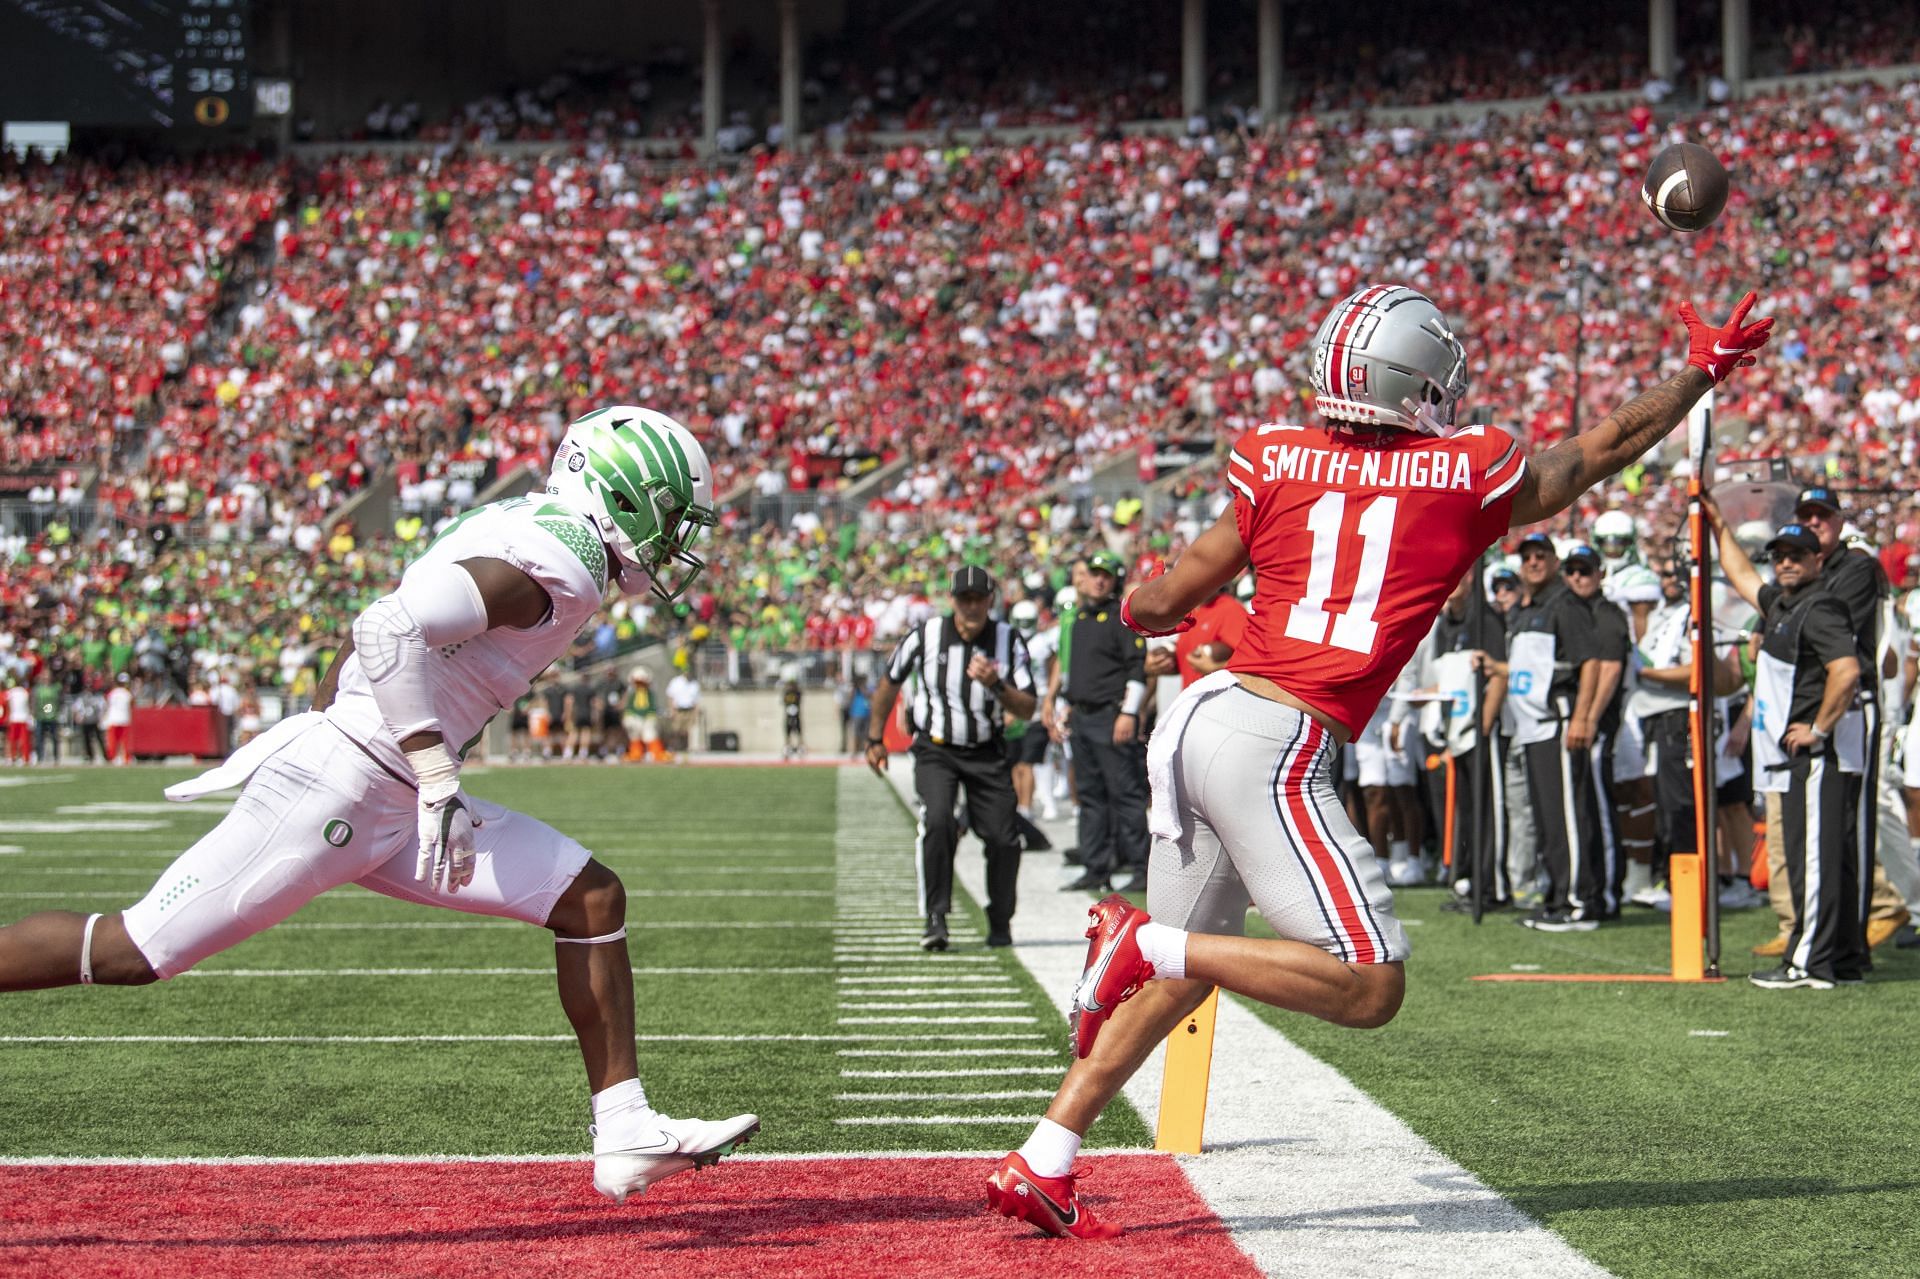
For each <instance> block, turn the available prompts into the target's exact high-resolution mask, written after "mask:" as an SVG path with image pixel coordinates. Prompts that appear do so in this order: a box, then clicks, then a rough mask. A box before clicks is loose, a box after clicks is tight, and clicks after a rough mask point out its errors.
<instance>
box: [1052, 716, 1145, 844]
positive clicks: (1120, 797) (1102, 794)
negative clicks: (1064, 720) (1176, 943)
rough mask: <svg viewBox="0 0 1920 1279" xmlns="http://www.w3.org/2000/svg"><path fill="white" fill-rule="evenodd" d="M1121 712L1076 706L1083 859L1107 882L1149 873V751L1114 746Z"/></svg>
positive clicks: (1136, 745)
mask: <svg viewBox="0 0 1920 1279" xmlns="http://www.w3.org/2000/svg"><path fill="white" fill-rule="evenodd" d="M1119 710H1120V708H1119V707H1118V706H1105V707H1089V708H1087V709H1084V710H1083V709H1081V708H1080V707H1078V706H1076V707H1074V710H1073V718H1072V720H1071V721H1070V723H1071V725H1072V732H1073V780H1074V782H1075V783H1076V784H1077V785H1078V786H1079V788H1080V859H1081V864H1082V865H1083V866H1085V867H1086V872H1087V874H1089V875H1098V876H1100V877H1101V878H1102V879H1106V878H1109V877H1111V876H1112V875H1113V874H1114V872H1115V871H1118V870H1128V871H1134V870H1145V869H1146V867H1147V751H1146V747H1145V746H1144V745H1143V744H1142V743H1141V741H1140V739H1139V738H1138V737H1136V738H1135V739H1134V740H1133V741H1131V742H1127V743H1125V744H1124V745H1119V744H1116V743H1115V742H1114V740H1113V721H1114V720H1116V719H1118V718H1119Z"/></svg>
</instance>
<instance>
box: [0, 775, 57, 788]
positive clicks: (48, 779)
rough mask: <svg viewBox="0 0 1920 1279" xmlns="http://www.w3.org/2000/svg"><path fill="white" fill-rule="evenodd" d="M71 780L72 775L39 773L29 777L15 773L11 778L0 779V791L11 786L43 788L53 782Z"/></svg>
mask: <svg viewBox="0 0 1920 1279" xmlns="http://www.w3.org/2000/svg"><path fill="white" fill-rule="evenodd" d="M72 780H73V774H72V773H48V774H46V775H44V776H42V775H41V774H39V773H34V774H31V775H22V774H18V773H16V774H14V775H13V776H11V777H0V790H5V789H7V788H8V787H12V786H45V785H48V784H50V783H53V782H70V781H72Z"/></svg>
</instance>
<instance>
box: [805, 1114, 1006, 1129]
mask: <svg viewBox="0 0 1920 1279" xmlns="http://www.w3.org/2000/svg"><path fill="white" fill-rule="evenodd" d="M833 1122H834V1123H836V1124H845V1125H848V1126H850V1127H856V1126H864V1127H877V1126H879V1125H882V1124H885V1125H887V1126H889V1127H891V1126H893V1125H895V1124H910V1125H919V1126H923V1127H934V1126H938V1127H942V1128H944V1127H947V1126H949V1125H974V1126H985V1125H992V1126H994V1127H999V1126H1001V1125H1003V1124H1024V1123H1029V1122H1031V1119H1030V1117H1029V1116H1027V1115H842V1116H841V1117H840V1118H838V1119H836V1120H834V1121H833Z"/></svg>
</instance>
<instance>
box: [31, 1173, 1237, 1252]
mask: <svg viewBox="0 0 1920 1279" xmlns="http://www.w3.org/2000/svg"><path fill="white" fill-rule="evenodd" d="M1086 1167H1087V1170H1088V1171H1089V1173H1090V1174H1091V1175H1090V1176H1089V1177H1088V1179H1087V1180H1086V1181H1083V1182H1082V1183H1081V1189H1082V1192H1083V1193H1084V1194H1085V1196H1086V1199H1087V1202H1088V1203H1089V1204H1090V1205H1091V1206H1092V1207H1093V1208H1094V1209H1095V1211H1096V1212H1098V1213H1099V1214H1100V1215H1101V1216H1103V1217H1110V1218H1112V1219H1113V1220H1116V1221H1119V1222H1122V1223H1124V1224H1125V1225H1127V1226H1128V1232H1127V1233H1126V1234H1125V1235H1122V1236H1121V1237H1120V1238H1118V1239H1115V1240H1111V1241H1106V1242H1099V1243H1088V1242H1082V1241H1079V1240H1071V1239H1050V1238H1047V1237H1045V1236H1043V1235H1041V1234H1039V1233H1038V1232H1036V1231H1035V1230H1033V1229H1032V1227H1030V1226H1026V1225H1023V1224H1021V1223H1019V1222H1014V1221H1008V1220H1006V1219H1005V1218H1003V1217H999V1216H995V1215H993V1214H991V1213H989V1212H988V1211H987V1209H986V1206H985V1204H986V1180H987V1174H988V1173H990V1172H991V1171H992V1170H993V1165H992V1162H991V1161H988V1160H980V1159H820V1160H806V1161H794V1162H789V1161H767V1162H751V1161H746V1162H736V1163H729V1164H722V1165H721V1166H720V1167H719V1168H716V1169H712V1170H709V1171H704V1172H696V1173H689V1174H685V1175H682V1176H680V1177H676V1178H674V1179H673V1180H671V1181H668V1182H664V1183H662V1184H661V1185H659V1186H656V1187H655V1188H654V1189H652V1190H650V1191H649V1192H647V1195H646V1196H645V1197H644V1198H643V1199H639V1200H631V1201H629V1202H628V1204H627V1206H626V1207H624V1208H615V1207H614V1206H613V1205H611V1204H610V1203H608V1202H607V1201H606V1200H604V1199H601V1198H600V1197H599V1196H598V1195H597V1194H595V1193H594V1191H593V1187H592V1185H591V1184H590V1183H589V1179H588V1174H587V1166H586V1162H585V1161H584V1160H582V1161H581V1162H580V1163H577V1164H575V1163H538V1164H519V1163H493V1164H444V1163H419V1164H276V1165H265V1166H260V1165H256V1166H242V1165H231V1164H227V1165H181V1164H174V1165H163V1166H157V1167H137V1166H126V1165H119V1166H96V1167H89V1166H73V1165H67V1166H53V1167H44V1166H43V1167H21V1166H14V1167H0V1274H5V1275H7V1276H9V1277H10V1279H26V1277H27V1276H36V1277H37V1276H54V1275H58V1276H62V1277H63V1279H64V1277H68V1276H91V1275H120V1276H129V1275H138V1276H142V1277H143V1279H144V1277H148V1276H172V1275H179V1276H189V1275H190V1276H194V1277H195V1279H276V1277H277V1276H282V1275H287V1276H294V1275H299V1276H308V1275H379V1276H399V1277H401V1279H408V1277H413V1276H419V1277H425V1276H434V1277H435V1279H438V1277H439V1276H513V1279H524V1277H525V1276H528V1275H548V1274H564V1275H567V1276H569V1279H572V1277H573V1276H583V1277H584V1276H595V1275H606V1276H610V1277H611V1276H618V1277H619V1279H642V1277H644V1276H655V1275H657V1276H661V1277H662V1279H669V1277H670V1279H688V1277H689V1276H707V1275H711V1276H733V1275H743V1274H758V1275H772V1276H778V1279H815V1277H818V1279H828V1277H831V1279H846V1277H848V1276H866V1275H876V1276H877V1275H886V1276H889V1277H892V1276H898V1277H899V1279H965V1277H969V1276H981V1277H983V1279H984V1277H987V1276H993V1277H996V1279H997V1277H1000V1276H1005V1277H1006V1279H1047V1277H1048V1276H1056V1275H1057V1276H1074V1277H1075V1279H1079V1277H1081V1276H1084V1275H1087V1274H1098V1275H1100V1276H1101V1277H1102V1279H1109V1277H1114V1279H1117V1277H1118V1276H1126V1275H1157V1276H1164V1275H1172V1274H1185V1275H1195V1276H1205V1277H1206V1279H1214V1277H1215V1276H1221V1277H1230V1276H1257V1275H1259V1273H1260V1272H1259V1270H1258V1269H1256V1268H1255V1267H1254V1265H1253V1263H1252V1262H1251V1261H1249V1260H1248V1259H1247V1257H1246V1256H1245V1255H1244V1254H1243V1253H1241V1252H1240V1251H1239V1250H1238V1249H1237V1248H1235V1247H1234V1244H1233V1241H1232V1239H1231V1238H1230V1237H1229V1235H1228V1234H1227V1230H1226V1227H1225V1226H1224V1225H1223V1224H1222V1223H1221V1222H1220V1220H1219V1219H1218V1218H1217V1217H1215V1216H1214V1215H1213V1213H1212V1212H1211V1211H1210V1210H1209V1209H1208V1208H1207V1206H1206V1205H1205V1203H1204V1202H1202V1200H1201V1199H1200V1196H1199V1195H1198V1194H1196V1193H1195V1192H1194V1189H1193V1187H1192V1186H1191V1185H1190V1184H1188V1182H1187V1178H1186V1175H1185V1174H1184V1173H1182V1172H1181V1171H1180V1169H1179V1166H1178V1165H1177V1164H1175V1163H1174V1161H1173V1160H1172V1159H1171V1158H1169V1157H1167V1156H1164V1155H1112V1156H1105V1157H1101V1158H1095V1159H1089V1160H1087V1161H1086Z"/></svg>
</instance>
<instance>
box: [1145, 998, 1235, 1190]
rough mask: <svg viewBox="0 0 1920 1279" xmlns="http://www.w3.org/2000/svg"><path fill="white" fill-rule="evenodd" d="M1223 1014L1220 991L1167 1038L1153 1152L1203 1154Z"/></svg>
mask: <svg viewBox="0 0 1920 1279" xmlns="http://www.w3.org/2000/svg"><path fill="white" fill-rule="evenodd" d="M1219 1014H1220V989H1219V987H1217V986H1216V987H1215V988H1214V990H1213V993H1212V994H1210V995H1208V996H1207V998H1206V1000H1205V1002H1203V1003H1202V1004H1201V1005H1200V1006H1199V1007H1198V1008H1196V1009H1194V1010H1193V1013H1192V1014H1191V1015H1190V1016H1188V1017H1187V1018H1186V1019H1185V1020H1183V1021H1182V1022H1181V1023H1180V1024H1179V1025H1178V1026H1175V1027H1174V1028H1173V1033H1172V1034H1170V1035H1168V1036H1167V1065H1166V1071H1165V1073H1164V1074H1162V1076H1161V1079H1160V1118H1159V1122H1158V1123H1157V1124H1156V1125H1155V1128H1154V1134H1153V1148H1154V1149H1155V1150H1160V1151H1167V1152H1170V1153H1173V1154H1177V1155H1197V1154H1199V1153H1200V1138H1201V1132H1202V1129H1203V1128H1204V1127H1205V1126H1206V1121H1207V1084H1208V1082H1209V1080H1210V1078H1211V1077H1212V1074H1213V1025H1214V1022H1215V1020H1216V1019H1217V1018H1218V1017H1219Z"/></svg>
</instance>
